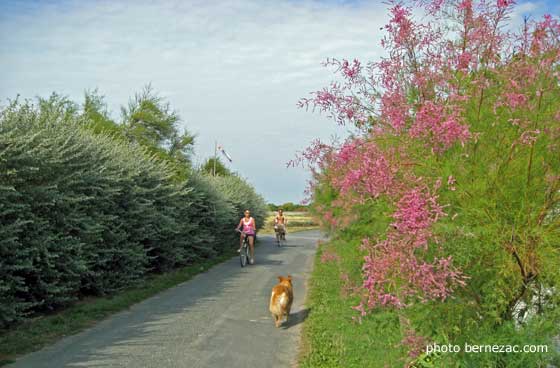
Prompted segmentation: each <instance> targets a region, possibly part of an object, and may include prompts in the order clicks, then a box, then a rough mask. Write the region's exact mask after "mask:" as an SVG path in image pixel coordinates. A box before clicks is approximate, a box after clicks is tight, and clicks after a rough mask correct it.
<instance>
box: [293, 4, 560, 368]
mask: <svg viewBox="0 0 560 368" xmlns="http://www.w3.org/2000/svg"><path fill="white" fill-rule="evenodd" d="M406 4H409V5H403V4H402V3H398V4H397V3H391V4H390V5H389V7H390V9H389V12H390V22H389V24H388V25H387V26H386V27H385V30H386V32H387V34H386V37H385V38H384V40H383V47H385V49H386V51H387V53H386V54H387V57H386V58H383V59H381V60H379V61H372V62H369V63H367V64H362V63H361V62H360V61H358V60H354V61H348V60H328V61H327V63H326V65H327V66H330V67H333V68H334V69H335V71H336V73H337V80H336V82H333V83H332V84H331V85H330V86H329V87H327V88H324V89H322V90H320V91H318V92H316V93H313V94H312V97H311V98H309V99H303V100H302V101H301V106H302V107H308V108H310V109H313V108H314V109H318V110H320V111H322V112H324V113H326V114H328V115H329V116H330V117H332V118H334V119H335V120H336V121H337V123H339V124H341V125H345V126H346V127H352V128H353V134H352V135H351V136H350V137H349V138H348V139H346V140H345V141H343V142H335V143H331V144H327V143H325V142H320V141H316V142H315V143H314V144H313V145H312V146H311V147H310V148H309V149H308V150H306V151H305V152H303V154H302V162H305V163H307V164H308V165H309V167H310V168H311V170H312V171H313V175H314V182H313V185H312V188H311V192H312V193H313V198H312V200H313V204H312V206H311V212H312V213H314V214H315V215H316V216H317V217H318V218H319V220H320V223H321V226H322V228H323V229H325V231H328V232H330V234H331V239H332V241H331V242H330V243H329V244H328V245H322V246H321V248H320V252H319V254H318V255H317V262H316V268H315V271H314V273H313V277H312V281H311V286H312V289H311V292H310V300H309V306H310V308H311V314H310V316H309V318H308V320H307V321H306V326H305V346H304V351H303V353H302V356H301V364H302V365H303V366H308V367H312V366H322V367H338V366H371V367H387V366H391V367H392V366H394V367H397V366H406V367H549V366H559V365H560V360H559V358H558V352H557V343H556V341H557V340H556V339H557V336H558V334H559V329H558V326H559V322H560V293H559V290H560V274H559V273H558V268H559V266H560V254H559V252H558V250H559V248H558V244H560V217H559V214H560V145H559V143H560V87H559V86H560V83H559V82H560V64H559V63H558V61H559V55H560V23H559V22H558V19H556V18H554V17H551V16H545V17H544V18H543V19H540V20H527V21H526V23H525V24H524V26H523V27H522V28H521V29H520V30H519V31H517V32H515V33H513V32H509V31H508V24H507V22H508V20H509V18H508V16H509V15H510V14H511V13H512V12H513V11H515V4H514V2H513V1H497V2H483V1H480V2H479V1H424V2H416V1H410V2H406ZM422 13H424V14H425V15H426V17H422V16H421V14H422ZM416 19H421V20H425V19H430V20H431V22H430V23H427V22H422V21H419V22H417V21H416ZM296 163H297V161H296ZM349 248H352V249H349ZM344 307H346V308H348V310H349V311H351V312H352V313H350V312H348V314H347V312H342V310H343V309H344ZM342 320H344V322H343V321H342ZM364 326H366V327H365V328H364ZM356 331H360V332H361V333H360V334H359V335H358V334H356ZM365 341H369V346H370V349H366V348H365V346H366V345H367V343H365ZM380 342H381V343H380ZM434 344H437V345H438V346H444V345H449V344H451V345H453V346H458V347H459V349H460V350H459V351H457V352H454V353H436V354H428V353H427V347H428V346H433V345H434ZM465 344H471V345H473V344H476V345H483V346H490V347H491V346H494V345H495V346H498V349H501V347H502V346H518V347H524V346H541V347H542V348H546V349H545V351H540V352H532V353H511V352H510V353H506V352H485V353H478V354H477V353H466V352H465V351H464V349H463V348H464V346H465ZM359 362H365V363H363V364H360V363H359Z"/></svg>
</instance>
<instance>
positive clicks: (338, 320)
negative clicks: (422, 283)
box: [299, 240, 405, 368]
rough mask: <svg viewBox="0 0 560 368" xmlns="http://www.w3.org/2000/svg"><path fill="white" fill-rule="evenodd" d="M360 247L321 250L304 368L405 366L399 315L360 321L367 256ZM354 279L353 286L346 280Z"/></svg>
mask: <svg viewBox="0 0 560 368" xmlns="http://www.w3.org/2000/svg"><path fill="white" fill-rule="evenodd" d="M357 248H358V247H357V245H356V244H355V243H350V242H345V241H343V240H334V241H332V242H330V243H327V244H323V245H321V246H320V247H319V249H318V251H317V255H316V258H315V266H314V269H313V273H312V276H311V279H310V282H309V292H308V299H307V303H306V306H307V307H308V308H309V309H310V314H309V317H308V318H307V320H306V321H305V324H304V327H303V337H302V345H301V350H300V356H299V366H300V367H301V368H311V367H360V368H361V367H384V368H385V367H402V366H403V364H404V360H403V359H402V357H403V355H404V354H405V350H404V349H403V348H401V346H400V341H401V340H402V338H403V336H402V334H401V331H400V328H399V320H398V316H397V315H396V313H394V312H391V311H379V312H376V313H372V314H370V315H368V316H367V317H365V318H363V319H362V320H361V322H359V321H358V320H357V319H358V317H359V313H358V312H357V311H355V310H353V309H352V307H353V306H356V305H358V303H359V296H357V295H355V293H354V292H353V291H352V290H353V286H352V285H357V284H359V282H360V269H361V260H362V255H361V254H360V252H359V250H358V249H357ZM346 280H348V281H346Z"/></svg>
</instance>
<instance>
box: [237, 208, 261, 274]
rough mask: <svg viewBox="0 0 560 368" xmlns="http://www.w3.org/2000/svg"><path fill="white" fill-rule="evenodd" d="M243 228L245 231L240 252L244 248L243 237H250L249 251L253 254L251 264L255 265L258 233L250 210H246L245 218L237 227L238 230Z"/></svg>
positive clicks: (242, 233) (240, 240) (240, 239)
mask: <svg viewBox="0 0 560 368" xmlns="http://www.w3.org/2000/svg"><path fill="white" fill-rule="evenodd" d="M241 227H243V231H242V232H241V236H240V237H239V250H238V252H240V251H241V247H242V246H243V237H245V236H247V237H249V250H250V252H251V259H250V260H249V262H250V263H251V264H254V263H255V251H254V249H255V234H256V232H257V224H256V223H255V219H254V218H252V217H251V212H250V211H249V210H245V217H243V218H242V219H241V220H239V225H237V230H239V229H240V228H241Z"/></svg>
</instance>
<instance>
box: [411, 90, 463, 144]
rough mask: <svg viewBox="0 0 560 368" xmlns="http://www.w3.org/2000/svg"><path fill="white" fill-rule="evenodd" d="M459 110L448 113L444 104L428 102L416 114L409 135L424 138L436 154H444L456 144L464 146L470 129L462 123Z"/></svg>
mask: <svg viewBox="0 0 560 368" xmlns="http://www.w3.org/2000/svg"><path fill="white" fill-rule="evenodd" d="M460 120H461V117H460V116H459V114H458V112H457V110H453V111H452V112H450V113H448V112H447V111H446V108H445V106H444V105H442V104H435V103H434V102H432V101H426V102H425V103H424V104H423V105H422V107H421V108H420V109H419V111H418V112H417V113H416V119H415V121H414V124H413V125H412V127H411V129H410V131H409V134H410V136H411V137H414V138H423V139H425V140H426V141H427V143H428V145H429V146H430V147H432V149H433V150H434V152H443V151H445V150H447V149H448V148H449V147H451V146H452V145H453V144H454V143H456V142H461V143H462V144H464V143H465V142H466V141H467V140H468V139H469V138H470V133H469V128H468V126H467V125H465V124H461V123H460Z"/></svg>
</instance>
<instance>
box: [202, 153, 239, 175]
mask: <svg viewBox="0 0 560 368" xmlns="http://www.w3.org/2000/svg"><path fill="white" fill-rule="evenodd" d="M214 162H215V166H214ZM214 168H215V174H216V175H219V176H230V175H232V174H233V173H232V172H231V171H230V170H229V169H228V168H227V167H226V166H225V165H224V164H223V163H222V161H221V160H220V158H219V157H217V158H214V157H210V158H209V159H208V160H206V162H205V163H204V164H203V165H202V167H201V170H202V171H203V172H205V173H207V174H210V175H214Z"/></svg>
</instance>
